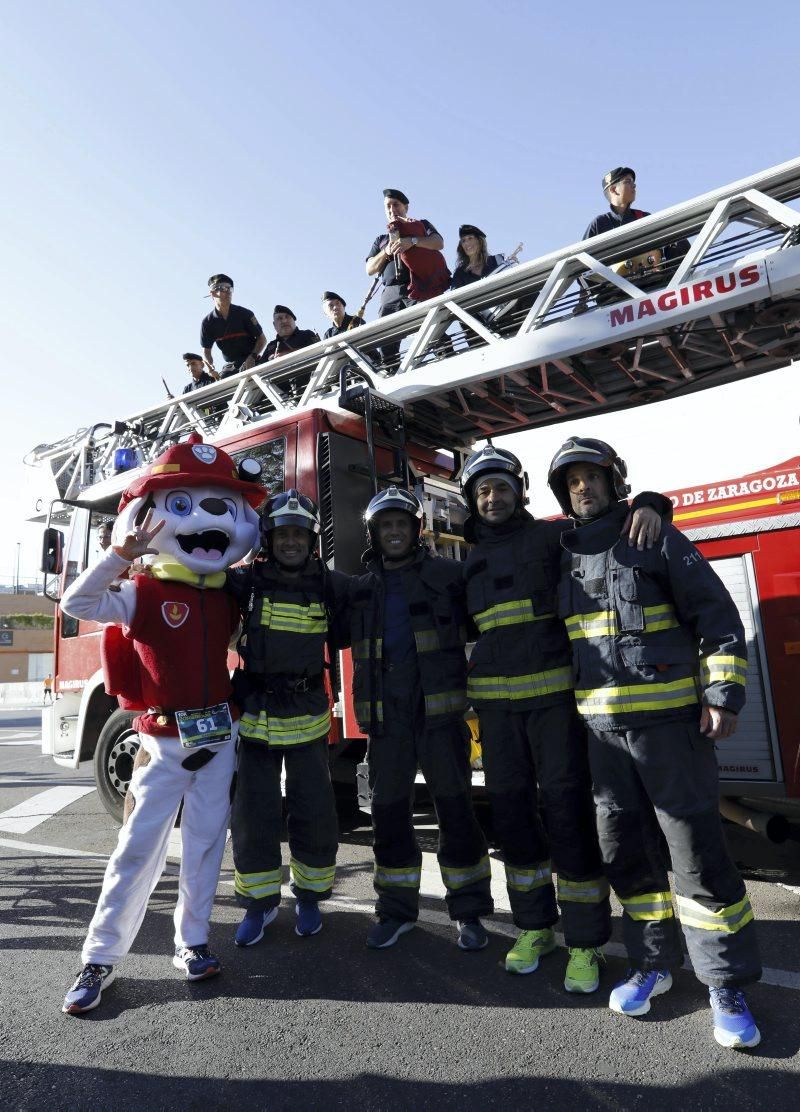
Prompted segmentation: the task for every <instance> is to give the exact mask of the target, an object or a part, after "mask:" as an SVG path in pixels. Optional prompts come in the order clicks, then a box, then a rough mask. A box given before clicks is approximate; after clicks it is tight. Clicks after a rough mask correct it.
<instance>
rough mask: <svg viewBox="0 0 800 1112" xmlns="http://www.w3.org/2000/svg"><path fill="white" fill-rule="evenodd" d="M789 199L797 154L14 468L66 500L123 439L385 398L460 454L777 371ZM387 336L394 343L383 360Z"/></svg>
mask: <svg viewBox="0 0 800 1112" xmlns="http://www.w3.org/2000/svg"><path fill="white" fill-rule="evenodd" d="M798 200H800V158H796V159H793V160H791V161H789V162H785V163H783V164H782V165H779V166H775V167H773V168H771V169H768V170H764V171H762V172H761V173H758V174H754V175H752V176H751V177H748V178H743V179H741V180H740V181H736V182H733V183H731V184H730V185H727V186H724V187H722V188H720V189H717V190H714V191H713V192H711V193H706V194H704V195H703V196H700V197H696V198H695V199H693V200H690V201H686V202H683V203H681V204H678V205H675V206H673V207H672V208H669V209H666V210H664V211H662V212H659V213H655V214H653V215H651V216H647V217H644V218H642V219H639V220H636V221H633V222H631V223H629V224H626V225H624V226H622V227H620V228H618V229H615V230H613V231H611V232H607V233H605V234H603V235H600V236H595V237H594V238H592V239H589V240H585V241H583V242H580V243H575V244H571V245H570V246H568V247H564V248H562V249H561V250H558V251H555V252H552V253H550V254H548V255H545V256H543V257H542V258H539V259H535V260H533V261H531V262H527V263H524V264H520V265H517V266H514V267H511V268H509V269H506V270H504V271H502V272H501V273H498V274H494V275H490V276H489V277H487V278H484V279H482V280H481V281H478V282H476V283H474V284H473V285H469V286H466V287H464V288H462V289H460V290H458V291H454V292H448V293H444V294H442V295H440V296H439V297H436V298H433V299H431V300H430V301H426V302H424V303H421V304H419V305H416V306H413V307H411V308H407V309H405V310H403V311H401V312H398V313H396V314H394V315H393V316H390V317H384V318H381V319H379V320H376V321H373V322H371V323H368V324H366V325H365V326H364V327H361V328H358V329H356V330H355V331H352V332H348V333H345V334H343V335H339V336H337V337H335V338H333V339H330V340H323V341H320V342H319V343H317V344H314V345H313V346H311V347H308V348H304V349H302V350H301V351H297V352H292V353H289V354H287V355H285V356H282V357H281V358H279V359H276V360H274V361H273V362H270V363H268V364H262V365H259V366H256V367H254V368H253V369H251V370H248V371H242V372H240V373H239V374H237V375H235V376H233V377H230V378H226V379H224V380H223V381H220V382H216V383H214V384H213V385H210V386H206V387H204V388H203V389H200V390H196V391H192V392H191V393H189V394H184V395H180V396H179V397H175V398H169V399H168V400H166V401H162V402H159V403H157V404H156V405H153V406H150V407H148V408H147V409H144V410H142V411H141V412H139V413H135V414H133V415H132V416H130V417H127V418H125V419H122V420H115V421H112V422H108V423H105V422H101V423H97V424H94V425H92V426H90V427H87V428H83V429H80V430H78V431H77V432H76V433H74V434H72V435H70V436H68V437H66V438H65V439H64V440H62V441H60V442H59V443H57V444H43V445H39V446H38V447H37V448H34V449H33V451H32V452H30V453H29V455H28V457H26V458H27V462H29V463H32V464H46V465H47V466H48V467H49V470H50V473H51V476H52V480H53V481H52V482H50V487H51V496H53V497H60V498H61V499H66V500H70V499H74V498H77V497H79V496H80V495H81V493H82V492H83V491H85V490H86V489H87V488H89V487H96V486H97V485H98V484H99V485H100V487H101V488H102V487H104V486H105V485H106V484H107V483H109V482H110V481H111V480H112V479H113V477H114V474H115V470H118V469H119V459H120V456H119V450H120V449H128V450H129V453H132V456H131V458H132V459H133V460H134V463H136V464H139V465H146V464H147V463H148V462H150V461H151V460H153V459H154V458H155V457H156V456H157V455H158V454H159V453H160V452H162V451H163V450H164V449H165V448H166V447H168V446H169V445H170V444H171V443H174V442H175V441H176V440H179V439H180V438H181V437H184V436H186V435H187V434H188V433H189V432H191V431H194V430H196V431H198V432H200V433H201V434H202V435H203V436H204V438H205V439H207V440H210V441H221V440H225V438H226V437H230V436H232V435H235V434H237V433H239V432H240V431H241V430H242V429H244V428H245V427H247V426H250V425H258V424H259V423H262V422H267V421H269V420H270V419H272V418H274V417H275V416H276V415H285V414H287V413H290V412H293V411H298V410H300V409H303V408H304V407H309V406H316V407H326V408H333V409H337V408H338V409H346V410H348V409H349V410H351V411H357V412H361V413H364V411H365V410H366V409H367V408H369V410H370V413H371V414H372V415H377V416H378V417H379V418H380V416H381V412H382V411H383V413H384V416H385V414H386V413H389V414H391V413H396V412H397V411H398V409H399V410H400V411H401V414H402V416H401V421H402V423H403V426H404V428H403V436H404V437H405V438H407V439H408V440H413V441H414V442H415V443H417V444H423V445H427V446H430V447H431V448H446V449H448V450H451V451H455V452H460V451H465V450H467V449H469V448H470V447H471V445H472V444H473V443H474V442H475V441H476V440H480V439H485V438H487V437H492V436H498V435H500V434H503V433H509V432H519V431H523V430H526V429H533V428H538V427H540V426H543V425H548V424H552V423H556V422H562V421H569V420H571V419H573V418H577V417H586V416H590V415H593V414H598V413H603V412H610V411H613V410H619V409H623V408H626V407H630V406H634V405H641V404H645V403H652V402H655V401H658V400H661V399H664V398H670V397H675V396H678V395H683V394H687V393H690V392H692V391H696V390H703V389H707V388H709V387H712V386H717V385H721V384H724V383H727V382H731V381H734V380H736V379H739V378H745V377H748V376H751V375H756V374H760V373H763V372H765V371H769V370H772V369H774V368H778V367H781V366H785V365H786V364H787V363H789V362H791V360H792V359H794V358H795V357H796V356H797V355H798V354H800V212H799V211H798V209H797V202H798ZM684 239H689V240H690V246H689V249H688V251H687V252H686V253H685V254H684V255H683V257H680V258H677V259H672V260H671V261H669V262H665V263H661V264H660V265H659V266H657V267H656V268H654V269H652V270H650V271H649V272H648V273H646V274H644V275H640V276H634V277H629V276H626V274H625V272H626V270H630V267H626V266H625V265H624V264H625V260H628V259H632V258H635V257H639V256H641V255H643V254H646V253H647V252H648V251H650V250H652V249H653V248H654V247H658V246H659V245H664V244H670V243H675V242H677V241H679V240H684ZM389 341H400V353H399V355H398V357H397V358H396V360H395V361H394V363H393V364H390V365H386V364H384V363H382V362H381V361H380V358H379V353H380V348H381V345H383V344H386V343H387V342H389ZM367 394H368V397H367V396H366V395H367ZM401 439H402V438H401ZM109 489H110V488H109Z"/></svg>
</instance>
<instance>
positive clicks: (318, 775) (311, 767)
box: [231, 735, 339, 910]
mask: <svg viewBox="0 0 800 1112" xmlns="http://www.w3.org/2000/svg"><path fill="white" fill-rule="evenodd" d="M284 763H285V765H286V812H287V816H286V826H287V832H288V836H289V851H290V854H291V858H290V865H289V869H290V873H291V878H292V883H291V888H292V892H293V894H294V895H295V896H296V897H297V898H298V899H301V900H313V901H319V900H325V899H327V898H328V897H329V896H330V894H331V891H332V888H333V880H334V873H335V868H336V850H337V849H338V838H339V827H338V821H337V817H336V800H335V797H334V794H333V786H332V784H331V776H330V768H329V766H328V739H327V737H321V738H318V739H317V740H316V741H312V742H310V743H309V744H307V745H296V746H289V747H287V748H285V749H277V748H276V749H271V748H269V747H268V746H266V745H264V744H263V743H261V742H257V741H248V740H247V739H246V738H243V737H241V735H240V740H239V759H238V766H237V773H236V789H235V792H234V796H233V808H232V812H231V835H232V839H233V860H234V865H235V868H236V877H235V885H236V897H237V901H238V902H239V903H240V904H241V905H242V907H256V906H261V907H263V908H264V910H268V909H269V908H271V907H277V906H278V904H279V903H280V899H281V831H282V825H283V822H282V801H281V768H282V765H283V764H284Z"/></svg>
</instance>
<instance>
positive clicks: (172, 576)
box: [150, 557, 225, 590]
mask: <svg viewBox="0 0 800 1112" xmlns="http://www.w3.org/2000/svg"><path fill="white" fill-rule="evenodd" d="M150 571H151V573H152V575H153V577H154V578H155V579H169V580H171V581H172V582H173V583H188V585H189V586H190V587H199V588H200V589H201V590H202V589H204V588H205V587H224V586H225V572H224V571H212V572H211V574H210V575H201V574H200V573H199V572H196V571H190V570H189V568H187V567H185V566H184V565H183V564H179V563H178V561H177V560H170V559H168V558H166V557H164V558H161V559H156V560H154V561H153V563H152V564H150Z"/></svg>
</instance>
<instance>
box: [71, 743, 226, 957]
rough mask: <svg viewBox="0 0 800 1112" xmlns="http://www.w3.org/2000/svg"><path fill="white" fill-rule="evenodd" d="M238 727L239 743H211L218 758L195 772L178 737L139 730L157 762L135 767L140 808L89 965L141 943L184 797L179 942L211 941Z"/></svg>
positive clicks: (131, 821) (122, 835) (89, 939)
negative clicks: (185, 764)
mask: <svg viewBox="0 0 800 1112" xmlns="http://www.w3.org/2000/svg"><path fill="white" fill-rule="evenodd" d="M237 728H238V723H236V722H234V724H233V730H234V733H233V738H232V739H231V741H227V742H224V743H221V744H218V745H209V746H206V747H205V748H208V749H210V750H213V751H214V752H215V754H216V755H215V756H214V757H213V759H212V760H210V761H209V762H208V763H207V764H205V765H203V767H202V768H199V769H197V771H195V772H192V771H190V770H188V769H186V768H184V767H183V761H184V760H186V759H187V757H189V752H187V750H186V749H184V748H182V746H181V743H180V739H179V738H178V737H177V736H174V737H154V736H152V735H150V734H139V741H140V744H141V746H142V748H143V749H144V750H145V751H146V753H147V755H148V756H149V758H150V760H149V761H148V762H147V763H146V764H141V765H140V766H138V767H136V768H134V771H133V776H132V777H131V784H130V788H129V791H130V793H131V794H132V796H133V798H134V801H135V806H134V808H133V811H132V813H131V814H130V816H129V818H128V820H127V822H126V823H125V825H124V826H123V827H122V829H121V830H120V832H119V839H118V841H117V846H116V849H115V850H114V852H113V853H112V854H111V857H110V858H109V861H108V865H107V866H106V873H105V877H104V878H103V888H102V891H101V892H100V899H99V900H98V903H97V909H96V910H95V913H94V917H93V919H92V921H91V924H90V925H89V931H88V934H87V936H86V941H85V942H84V945H83V951H82V955H81V957H82V961H83V962H84V964H86V963H88V962H96V963H99V964H101V965H116V964H117V962H118V961H120V960H121V959H122V958H123V957H124V956H125V955H126V954H127V953H128V951H129V950H130V948H131V946H132V945H133V942H134V939H135V938H136V935H137V933H138V931H139V928H140V926H141V925H142V920H143V919H144V914H145V911H146V910H147V901H148V900H149V898H150V894H151V893H152V891H153V889H154V888H155V886H156V884H157V883H158V880H159V877H160V876H161V874H162V872H163V871H164V864H165V863H166V860H167V849H168V845H169V836H170V834H171V832H172V829H173V827H174V826H175V819H176V817H177V814H178V807H179V806H180V803H181V800H183V812H182V814H181V842H182V851H181V864H180V876H179V879H178V902H177V904H176V906H175V915H174V922H175V945H176V946H204V945H206V943H207V942H208V924H209V919H210V917H211V907H212V904H213V902H214V896H215V894H216V891H217V882H218V880H219V870H220V865H221V864H222V854H223V852H224V850H225V836H226V833H227V829H228V815H229V813H230V790H231V779H232V777H233V768H234V762H235V754H236V741H235V739H236V730H237ZM194 752H196V751H194V750H193V751H192V753H194Z"/></svg>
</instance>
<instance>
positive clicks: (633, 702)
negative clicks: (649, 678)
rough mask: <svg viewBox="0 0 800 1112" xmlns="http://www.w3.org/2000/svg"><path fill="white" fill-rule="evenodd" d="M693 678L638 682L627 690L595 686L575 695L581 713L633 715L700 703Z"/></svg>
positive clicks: (627, 687) (588, 714)
mask: <svg viewBox="0 0 800 1112" xmlns="http://www.w3.org/2000/svg"><path fill="white" fill-rule="evenodd" d="M698 701H699V700H698V696H697V685H696V683H695V680H694V677H693V676H686V677H685V678H684V679H682V680H672V681H671V682H670V683H637V684H629V685H628V686H626V687H595V688H586V689H584V690H580V691H576V692H575V702H576V703H577V705H578V710H579V712H580V713H581V714H584V715H587V716H591V715H594V714H634V713H636V712H637V711H643V710H668V709H670V708H671V707H688V706H691V705H692V704H693V703H697V702H698Z"/></svg>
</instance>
